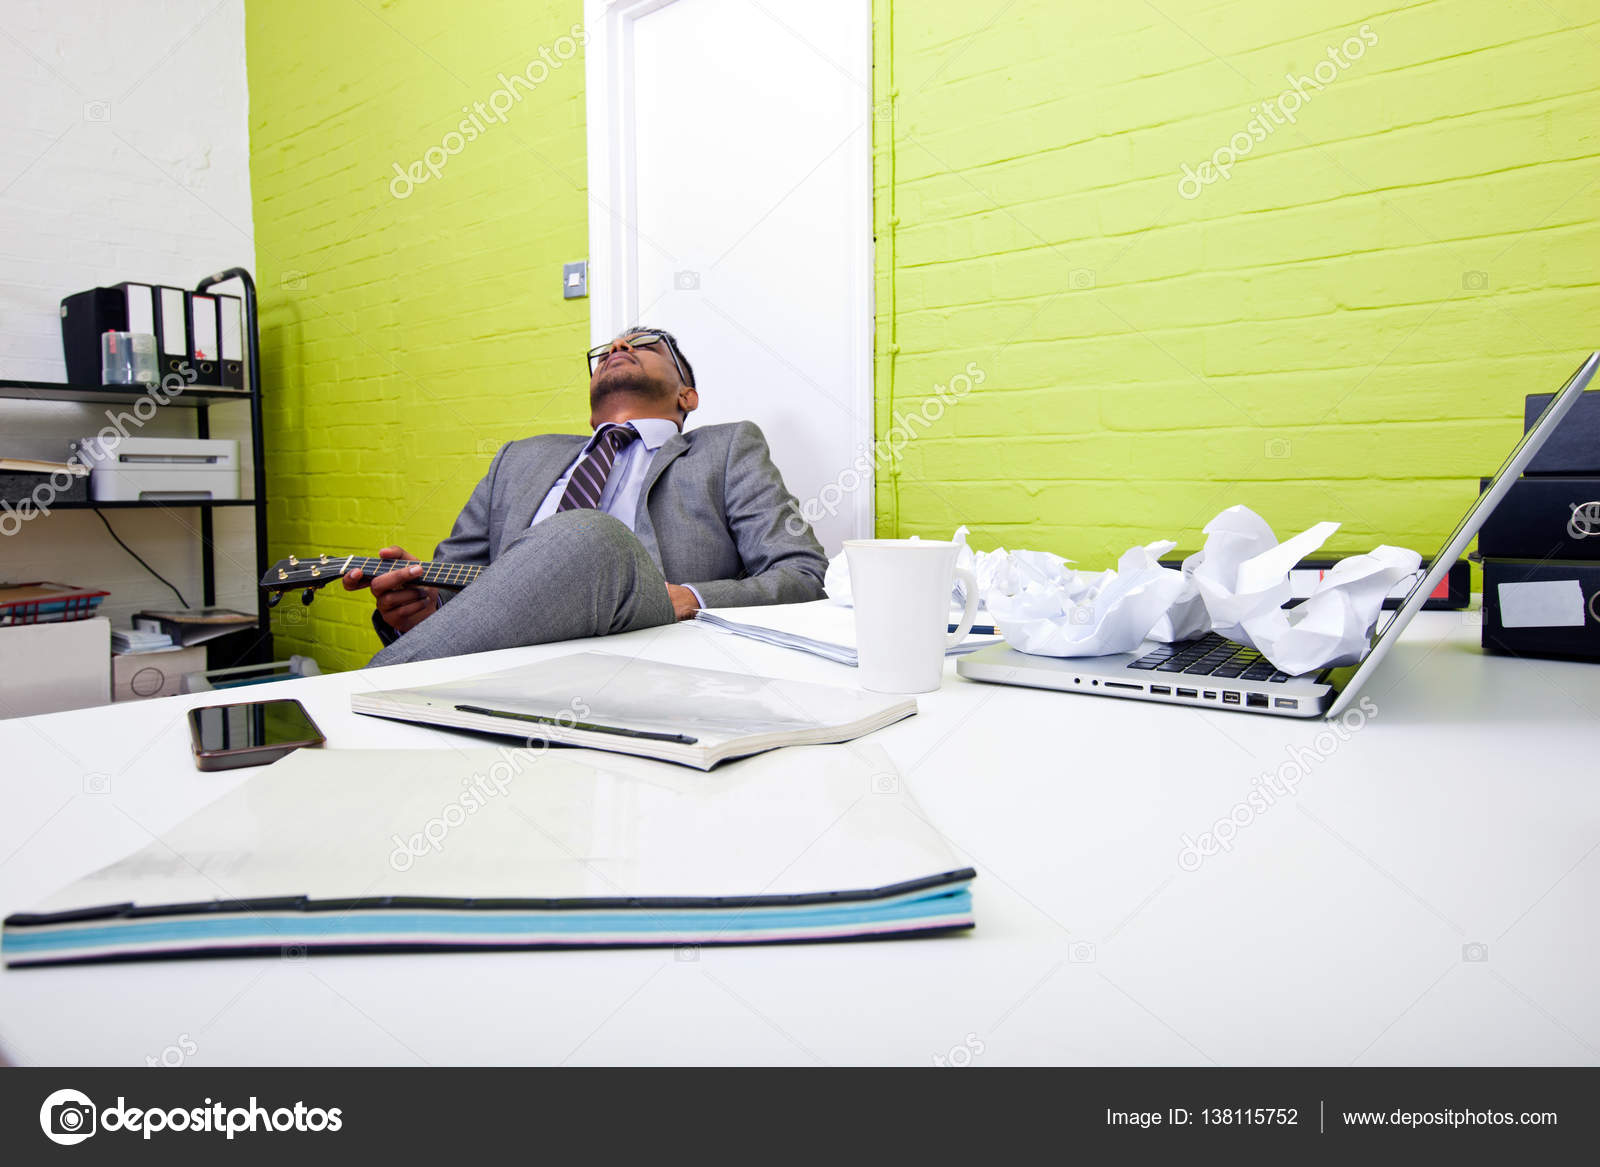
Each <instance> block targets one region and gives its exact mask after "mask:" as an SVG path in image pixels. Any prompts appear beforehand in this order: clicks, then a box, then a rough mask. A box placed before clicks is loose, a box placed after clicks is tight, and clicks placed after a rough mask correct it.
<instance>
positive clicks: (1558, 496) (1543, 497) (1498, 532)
mask: <svg viewBox="0 0 1600 1167" xmlns="http://www.w3.org/2000/svg"><path fill="white" fill-rule="evenodd" d="M1488 486H1489V479H1487V478H1483V479H1480V480H1479V489H1484V490H1486V489H1488ZM1478 554H1479V555H1481V556H1483V557H1484V558H1485V559H1578V560H1587V559H1600V477H1583V478H1579V477H1571V476H1568V475H1554V474H1550V475H1542V476H1539V477H1532V478H1519V479H1517V480H1516V481H1515V482H1513V483H1512V484H1511V489H1510V490H1509V491H1508V492H1507V493H1506V496H1505V498H1503V499H1501V500H1500V505H1499V506H1497V507H1495V508H1494V511H1493V513H1492V514H1490V515H1489V517H1488V519H1486V520H1485V521H1484V524H1483V529H1482V530H1480V531H1479V532H1478Z"/></svg>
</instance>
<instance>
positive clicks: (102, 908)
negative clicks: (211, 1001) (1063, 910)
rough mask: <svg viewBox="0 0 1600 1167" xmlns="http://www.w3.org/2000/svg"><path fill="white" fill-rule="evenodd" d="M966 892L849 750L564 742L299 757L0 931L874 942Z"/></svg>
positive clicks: (198, 938)
mask: <svg viewBox="0 0 1600 1167" xmlns="http://www.w3.org/2000/svg"><path fill="white" fill-rule="evenodd" d="M973 878H974V872H973V871H972V869H971V868H969V867H966V866H964V865H963V864H962V863H961V862H960V861H959V860H958V859H957V857H956V855H955V854H954V852H953V851H952V849H951V847H950V845H949V844H948V843H947V842H946V841H945V839H944V838H943V837H942V836H941V835H940V834H939V833H938V831H937V830H936V829H935V828H934V827H933V826H932V825H930V824H929V823H928V821H927V819H926V817H925V816H924V814H923V813H922V811H921V809H920V808H919V807H918V806H917V803H916V801H915V799H914V798H913V797H912V796H911V794H910V792H909V791H908V790H907V789H906V786H905V783H904V782H903V781H902V780H901V778H900V777H899V775H898V774H897V772H896V770H895V768H894V765H893V763H891V762H890V760H889V758H888V756H887V755H886V754H884V753H883V751H882V750H880V749H878V748H876V747H872V746H867V745H855V746H849V747H845V746H812V747H805V748H801V749H794V750H782V751H778V752H775V753H769V754H763V755H761V756H759V757H755V758H749V759H746V760H744V761H740V762H735V763H733V764H731V765H729V766H727V767H724V768H723V769H720V770H718V771H717V772H716V773H714V774H706V773H701V772H699V771H695V770H689V769H685V768H683V767H674V766H662V765H659V764H657V763H654V762H649V761H646V760H643V759H638V758H629V757H624V756H622V755H615V754H593V753H581V754H580V753H574V752H571V751H566V750H559V751H554V750H525V749H512V748H509V747H507V748H502V749H494V748H477V749H471V750H331V749H319V750H298V751H296V752H295V753H292V754H290V755H289V756H288V757H286V758H284V759H282V760H281V761H278V762H275V763H273V764H272V765H271V766H266V767H262V768H261V769H259V770H258V771H256V772H255V773H254V774H253V775H252V776H251V777H250V778H249V779H248V780H246V781H245V782H244V783H242V784H241V785H239V786H237V787H235V788H234V789H233V790H232V791H230V792H229V793H227V794H225V795H223V796H222V797H221V798H219V799H217V800H216V801H215V802H213V803H211V804H210V805H209V806H206V807H204V808H203V809H201V810H200V811H198V812H196V813H195V814H193V815H191V816H190V817H189V818H187V819H185V820H183V821H182V822H180V823H178V824H177V825H176V826H175V827H173V828H172V829H170V830H168V831H167V832H166V833H165V834H164V835H162V836H161V837H160V838H159V839H158V840H155V841H152V842H150V843H148V844H146V845H145V846H144V847H143V848H141V849H140V850H138V851H135V852H134V853H133V854H131V855H129V856H127V857H126V858H124V859H122V860H120V861H118V862H116V863H113V864H111V865H110V866H109V867H105V868H102V869H101V870H99V871H96V872H94V873H93V874H91V875H88V876H86V877H84V878H83V879H80V880H79V881H77V882H76V883H74V884H72V885H71V886H70V887H68V888H66V889H65V890H63V891H62V892H60V893H58V894H57V895H54V896H52V897H51V898H50V899H49V901H48V902H47V903H45V904H43V905H42V906H41V907H40V908H39V910H38V911H36V912H30V913H24V914H20V915H13V916H11V917H9V918H7V919H6V921H5V926H4V933H3V936H0V955H3V957H4V959H5V963H6V964H7V965H8V966H10V967H13V968H17V967H24V966H30V965H54V964H71V963H79V962H86V961H107V960H129V959H161V958H169V957H196V956H236V955H261V954H271V955H273V956H277V955H280V954H281V953H283V952H285V951H289V952H294V953H296V954H298V953H299V952H301V951H309V952H343V953H371V952H397V951H408V952H409V951H430V950H464V949H523V948H571V947H609V946H636V945H713V944H752V943H765V942H779V941H807V940H843V939H861V938H889V937H896V936H907V935H913V934H918V933H930V932H946V931H954V930H960V929H965V928H970V927H972V926H973V916H972V899H971V893H970V890H969V885H970V883H971V881H972V880H973Z"/></svg>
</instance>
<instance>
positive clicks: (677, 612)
mask: <svg viewBox="0 0 1600 1167" xmlns="http://www.w3.org/2000/svg"><path fill="white" fill-rule="evenodd" d="M667 595H668V596H670V597H671V598H672V614H673V615H674V616H676V617H677V618H678V619H679V620H687V619H689V618H690V617H691V616H693V615H694V614H695V613H696V612H698V611H699V610H700V601H699V600H697V599H695V598H694V593H693V592H691V591H690V590H689V589H688V588H686V587H684V586H683V585H682V584H668V585H667Z"/></svg>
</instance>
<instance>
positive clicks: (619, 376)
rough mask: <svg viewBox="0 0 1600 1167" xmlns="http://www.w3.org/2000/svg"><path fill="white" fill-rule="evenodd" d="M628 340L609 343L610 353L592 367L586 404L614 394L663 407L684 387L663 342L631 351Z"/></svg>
mask: <svg viewBox="0 0 1600 1167" xmlns="http://www.w3.org/2000/svg"><path fill="white" fill-rule="evenodd" d="M629 339H630V338H629V337H622V338H619V339H618V340H615V341H613V342H612V344H611V351H610V352H608V353H607V354H606V355H605V356H603V357H601V358H600V360H599V362H598V363H597V364H596V365H595V369H594V375H593V376H591V377H590V378H589V402H590V404H591V405H599V404H600V402H601V401H602V400H604V399H605V398H607V397H610V396H611V395H613V394H616V393H627V394H631V395H633V396H635V397H640V398H644V399H646V400H649V401H658V402H661V403H664V404H665V403H669V402H673V401H676V400H677V398H678V394H679V391H680V390H681V389H682V388H683V387H684V386H683V381H682V380H681V379H680V378H679V376H678V367H677V365H675V364H674V363H673V361H672V354H671V353H670V352H668V351H667V343H666V341H664V340H660V341H656V342H655V343H654V344H651V345H648V346H643V347H639V348H635V347H633V346H632V345H631V344H629V343H628V341H629Z"/></svg>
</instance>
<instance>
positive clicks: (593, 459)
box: [556, 425, 639, 511]
mask: <svg viewBox="0 0 1600 1167" xmlns="http://www.w3.org/2000/svg"><path fill="white" fill-rule="evenodd" d="M638 436H639V431H638V430H636V429H634V428H633V427H632V426H631V425H603V426H601V427H600V433H599V435H598V436H597V437H596V438H595V443H594V448H593V449H591V450H590V451H589V453H588V454H587V455H586V456H585V457H584V459H583V460H582V461H581V462H579V463H578V464H577V466H575V467H573V470H572V477H571V478H569V479H567V489H566V492H565V493H564V494H562V496H561V502H560V503H559V504H558V505H557V506H556V510H557V511H575V510H579V509H587V510H599V509H600V496H601V495H603V494H605V492H606V479H607V478H608V477H610V475H611V467H612V466H613V464H615V462H616V460H617V455H618V454H620V453H622V450H623V447H625V446H626V445H627V444H628V443H629V442H632V441H634V440H635V439H637V438H638Z"/></svg>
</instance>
